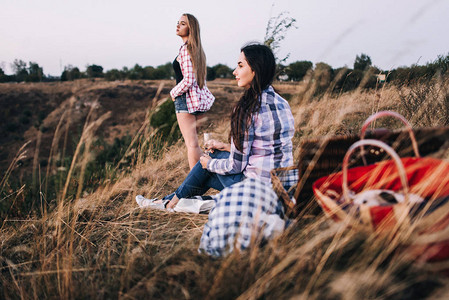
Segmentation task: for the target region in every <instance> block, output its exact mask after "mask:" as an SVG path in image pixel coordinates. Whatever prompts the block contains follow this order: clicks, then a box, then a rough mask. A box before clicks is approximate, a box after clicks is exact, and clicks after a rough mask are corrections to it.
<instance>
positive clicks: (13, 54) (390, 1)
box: [0, 0, 449, 76]
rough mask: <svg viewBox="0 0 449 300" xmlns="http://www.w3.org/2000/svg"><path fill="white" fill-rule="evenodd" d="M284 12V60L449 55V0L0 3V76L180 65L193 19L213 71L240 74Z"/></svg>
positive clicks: (382, 61)
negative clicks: (182, 27) (185, 26)
mask: <svg viewBox="0 0 449 300" xmlns="http://www.w3.org/2000/svg"><path fill="white" fill-rule="evenodd" d="M284 11H287V12H289V16H290V17H292V18H294V19H296V21H297V23H296V25H297V27H298V28H297V29H292V30H290V31H288V32H287V35H286V38H285V40H284V41H282V43H281V47H282V50H281V52H280V55H279V56H284V55H286V54H287V53H291V55H290V58H289V59H288V60H287V62H286V63H287V64H289V63H292V62H295V61H298V60H310V61H312V62H313V63H317V62H325V63H328V64H330V65H331V66H332V67H333V68H337V67H342V66H345V65H346V66H348V67H352V66H353V63H354V59H355V57H356V55H358V54H361V53H365V54H367V55H369V56H370V57H371V60H372V62H373V64H374V65H376V66H378V67H380V68H382V69H384V70H389V69H393V68H397V67H399V66H410V65H412V64H415V63H418V64H425V63H427V62H430V61H433V60H435V59H436V58H437V56H438V55H447V54H449V38H448V35H449V33H448V31H449V0H376V1H366V0H338V1H336V0H307V1H306V0H221V1H214V0H208V1H204V0H189V1H180V0H173V1H170V0H160V1H153V0H127V1H119V0H76V1H72V0H28V1H26V0H0V67H1V68H2V69H3V70H5V71H6V73H8V74H11V73H12V70H11V68H10V64H11V63H12V62H13V61H14V59H21V60H24V61H25V62H29V61H33V62H37V63H38V64H39V65H40V66H41V67H43V68H44V73H45V74H47V75H48V74H51V75H57V76H59V75H60V74H61V72H62V71H63V69H64V66H66V65H69V64H70V65H73V66H77V67H79V68H80V70H81V71H84V70H85V69H86V65H89V64H97V65H101V66H102V67H103V68H104V70H105V71H107V70H110V69H113V68H118V69H122V68H123V67H124V66H126V67H128V68H132V67H133V66H134V65H135V64H136V63H137V64H139V65H141V66H154V67H156V66H158V65H161V64H165V63H166V62H171V61H173V59H174V58H175V56H176V54H177V51H178V49H179V46H180V44H181V39H180V38H179V37H178V36H176V34H175V29H176V22H177V21H178V19H179V17H180V15H181V14H182V13H184V12H189V13H192V14H193V15H195V16H196V17H197V18H198V20H199V22H200V25H201V35H202V41H203V46H204V49H205V52H206V56H207V64H208V65H209V66H213V65H216V64H218V63H223V64H226V65H228V66H229V67H232V68H233V67H234V66H235V63H236V60H237V58H238V55H239V51H240V47H241V46H242V45H243V44H245V43H246V42H248V41H261V42H262V41H263V38H264V36H265V29H266V25H267V22H268V20H269V19H270V17H275V16H277V15H279V13H281V12H284Z"/></svg>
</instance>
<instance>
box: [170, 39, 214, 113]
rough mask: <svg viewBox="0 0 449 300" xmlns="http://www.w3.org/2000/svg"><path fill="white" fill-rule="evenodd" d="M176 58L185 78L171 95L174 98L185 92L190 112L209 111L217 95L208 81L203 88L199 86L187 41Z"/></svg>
mask: <svg viewBox="0 0 449 300" xmlns="http://www.w3.org/2000/svg"><path fill="white" fill-rule="evenodd" d="M176 60H177V61H178V62H179V65H180V67H181V72H182V75H183V76H184V78H183V79H182V80H181V82H179V83H178V84H177V85H176V86H175V87H174V88H173V89H172V90H171V91H170V96H171V97H172V98H173V99H174V98H176V97H178V96H180V95H182V94H184V93H185V94H186V102H187V109H188V111H189V113H194V112H196V111H208V110H209V109H210V108H211V106H212V104H213V103H214V100H215V97H214V95H212V93H211V92H210V91H209V89H208V88H207V85H206V83H204V86H203V88H202V89H200V87H199V86H198V83H197V81H196V79H195V72H194V71H193V64H192V60H191V59H190V55H189V52H188V51H187V43H185V44H183V45H182V46H181V48H180V49H179V55H178V57H177V58H176Z"/></svg>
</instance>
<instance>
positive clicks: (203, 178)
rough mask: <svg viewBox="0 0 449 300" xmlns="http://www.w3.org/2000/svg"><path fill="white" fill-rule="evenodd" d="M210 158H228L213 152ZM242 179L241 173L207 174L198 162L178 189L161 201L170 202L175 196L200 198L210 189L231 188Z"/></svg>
mask: <svg viewBox="0 0 449 300" xmlns="http://www.w3.org/2000/svg"><path fill="white" fill-rule="evenodd" d="M210 157H212V158H220V159H221V158H228V157H229V152H226V151H219V150H215V151H214V153H211V154H210ZM243 179H244V175H243V173H238V174H233V175H220V174H217V173H213V172H209V171H208V170H207V169H203V166H201V163H200V162H197V163H196V165H195V166H194V167H193V168H192V170H190V172H189V174H188V175H187V177H186V179H184V181H183V183H182V184H181V185H180V186H179V187H178V189H177V190H176V191H175V192H174V193H171V194H170V195H167V196H165V197H164V198H162V199H163V200H171V199H172V198H173V196H174V195H175V194H176V196H177V197H178V199H181V198H189V197H193V196H201V195H203V194H204V193H206V192H207V191H208V190H209V189H210V188H213V189H216V190H218V191H221V190H223V189H224V188H225V187H228V186H231V185H233V184H234V183H237V182H240V181H242V180H243Z"/></svg>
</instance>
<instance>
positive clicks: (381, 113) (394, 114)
mask: <svg viewBox="0 0 449 300" xmlns="http://www.w3.org/2000/svg"><path fill="white" fill-rule="evenodd" d="M385 116H390V117H395V118H396V119H399V120H401V121H402V123H404V125H405V127H406V128H407V131H408V133H409V135H410V139H411V140H412V146H413V151H414V152H415V156H416V157H421V156H420V155H419V150H418V143H417V142H416V137H415V134H414V133H413V129H412V125H410V123H409V122H408V121H407V120H406V119H405V118H404V117H403V116H402V115H400V114H398V113H397V112H394V111H390V110H384V111H379V112H377V113H375V114H373V115H371V116H370V117H369V118H368V119H366V121H365V123H363V126H362V130H361V133H360V139H361V140H363V139H364V137H365V132H366V129H367V128H368V125H369V124H371V123H372V122H373V121H375V120H377V119H379V118H381V117H385ZM361 151H362V159H363V163H364V164H365V165H366V160H365V156H364V155H363V154H364V151H365V149H364V148H363V147H362V149H361Z"/></svg>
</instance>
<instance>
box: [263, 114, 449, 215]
mask: <svg viewBox="0 0 449 300" xmlns="http://www.w3.org/2000/svg"><path fill="white" fill-rule="evenodd" d="M382 113H384V112H380V113H378V114H376V115H380V114H382ZM370 118H374V117H370ZM368 121H372V119H371V120H370V119H368V120H367V122H368ZM367 122H365V124H366V123H367ZM363 127H365V126H363ZM410 131H411V132H413V134H414V137H415V139H416V142H417V145H419V152H420V155H421V156H429V155H432V156H436V157H438V156H439V155H440V154H441V151H440V150H441V149H442V150H446V149H447V148H448V146H449V127H432V128H417V129H413V130H412V129H411V128H405V129H400V130H388V129H375V130H371V131H366V132H363V135H364V138H365V139H376V140H379V141H382V142H385V143H386V144H388V145H391V146H392V147H393V149H394V150H395V151H396V152H397V153H398V154H399V155H400V156H401V157H406V156H413V155H415V151H416V149H414V147H413V146H412V143H411V142H410ZM360 139H361V135H356V134H354V135H341V136H324V137H317V138H312V139H307V140H304V141H302V142H301V143H300V146H299V148H300V149H299V155H298V157H297V162H298V163H297V165H296V166H294V167H289V168H279V169H274V170H272V172H271V178H272V181H273V187H274V190H275V192H276V193H277V195H278V196H279V197H280V199H282V200H283V202H284V207H285V209H286V211H287V215H289V216H290V217H296V216H297V215H298V214H299V213H300V212H301V211H303V210H304V209H305V208H306V207H308V209H307V212H308V213H312V214H318V213H320V212H321V209H320V208H319V206H318V205H317V204H316V202H315V201H312V200H313V198H314V194H313V189H312V185H313V183H314V182H315V181H316V180H317V179H318V178H321V177H323V176H326V175H328V174H331V173H335V172H338V171H340V170H341V166H342V161H343V157H344V156H345V154H346V152H347V150H348V149H349V147H350V146H351V145H352V144H354V143H355V142H357V141H359V140H360ZM364 153H365V154H364V157H365V160H366V163H368V164H371V163H374V162H378V161H380V160H381V159H382V158H383V156H384V153H383V152H382V151H379V149H378V148H377V147H374V146H371V147H368V148H367V149H365V151H364ZM363 164H364V163H363V160H362V159H355V160H353V161H352V162H351V166H361V165H363ZM291 169H296V170H297V174H298V181H297V184H296V185H295V186H294V187H291V186H290V187H288V188H287V190H285V189H284V188H282V186H283V185H282V184H281V182H280V181H281V180H280V178H279V176H281V177H282V176H283V172H286V171H289V170H291ZM287 186H288V185H287ZM292 198H293V200H292Z"/></svg>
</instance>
